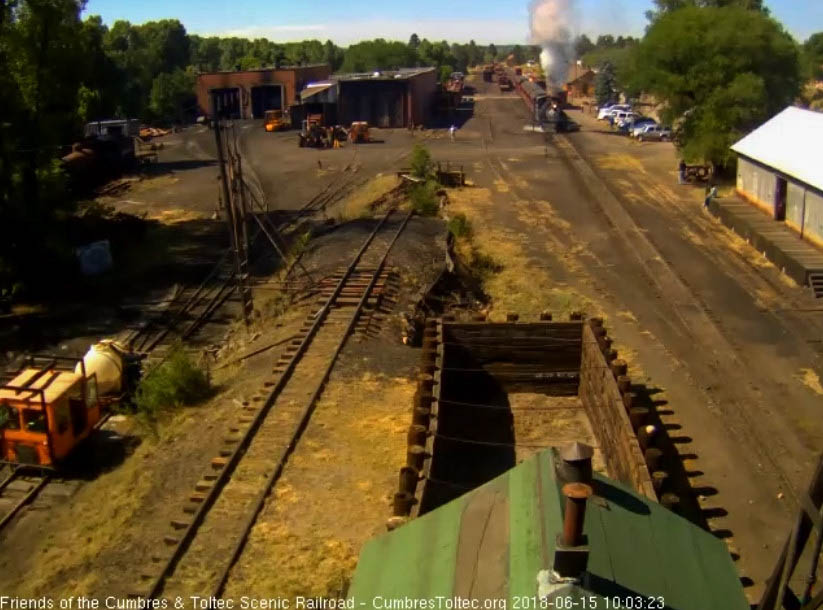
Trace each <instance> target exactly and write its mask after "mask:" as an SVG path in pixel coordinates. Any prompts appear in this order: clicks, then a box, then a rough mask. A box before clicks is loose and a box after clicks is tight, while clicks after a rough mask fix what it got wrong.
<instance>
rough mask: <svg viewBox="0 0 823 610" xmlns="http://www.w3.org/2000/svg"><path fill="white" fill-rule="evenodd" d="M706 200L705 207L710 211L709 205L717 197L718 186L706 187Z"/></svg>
mask: <svg viewBox="0 0 823 610" xmlns="http://www.w3.org/2000/svg"><path fill="white" fill-rule="evenodd" d="M706 191H707V192H706V199H705V201H704V202H703V207H704V208H706V209H707V210H708V209H709V204H710V203H711V202H712V199H714V198H715V197H717V187H716V186H711V187H710V186H708V185H707V186H706Z"/></svg>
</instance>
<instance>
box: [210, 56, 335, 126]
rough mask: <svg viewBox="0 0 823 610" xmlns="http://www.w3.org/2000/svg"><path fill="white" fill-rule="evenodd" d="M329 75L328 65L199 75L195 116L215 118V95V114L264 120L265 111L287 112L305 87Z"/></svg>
mask: <svg viewBox="0 0 823 610" xmlns="http://www.w3.org/2000/svg"><path fill="white" fill-rule="evenodd" d="M330 74H331V68H330V67H329V66H328V65H327V64H314V65H308V66H284V67H280V68H260V69H257V70H236V71H228V72H207V73H203V74H199V75H198V76H197V107H198V112H199V113H200V114H202V115H208V116H212V115H213V114H214V110H215V109H214V108H212V95H213V94H214V93H216V94H217V105H218V108H217V109H216V110H217V111H218V112H220V113H221V114H223V115H225V116H227V117H229V118H236V119H259V118H263V114H264V113H265V111H266V110H285V109H287V108H288V107H289V106H291V105H292V104H294V103H295V102H296V101H297V99H298V93H299V92H300V91H301V90H302V89H303V88H304V87H305V86H306V84H307V83H309V82H311V81H318V80H323V79H327V78H328V77H329V75H330Z"/></svg>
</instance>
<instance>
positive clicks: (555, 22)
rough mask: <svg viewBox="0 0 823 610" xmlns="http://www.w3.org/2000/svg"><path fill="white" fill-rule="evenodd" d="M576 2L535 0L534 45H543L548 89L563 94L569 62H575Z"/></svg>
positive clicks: (530, 8) (532, 11) (532, 15)
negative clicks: (560, 91)
mask: <svg viewBox="0 0 823 610" xmlns="http://www.w3.org/2000/svg"><path fill="white" fill-rule="evenodd" d="M573 4H574V0H532V2H531V5H530V7H529V14H530V16H531V25H530V28H531V36H530V42H531V43H532V44H536V45H540V46H541V47H543V50H542V51H541V52H540V64H541V65H542V66H543V72H544V73H545V74H546V87H547V88H548V89H549V90H550V91H551V90H553V91H557V90H559V89H560V88H561V87H562V86H563V85H564V84H565V82H566V76H567V75H568V72H569V62H570V61H571V60H572V59H574V34H573V29H574V28H573V21H574V6H573Z"/></svg>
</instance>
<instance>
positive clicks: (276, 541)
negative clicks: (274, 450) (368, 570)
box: [227, 373, 415, 597]
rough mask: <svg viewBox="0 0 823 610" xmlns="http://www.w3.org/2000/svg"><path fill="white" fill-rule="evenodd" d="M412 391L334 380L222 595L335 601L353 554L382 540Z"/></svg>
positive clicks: (379, 381) (392, 381)
mask: <svg viewBox="0 0 823 610" xmlns="http://www.w3.org/2000/svg"><path fill="white" fill-rule="evenodd" d="M414 390H415V385H414V383H413V382H411V381H409V380H408V379H403V378H389V377H384V376H375V375H374V374H372V373H365V374H364V375H362V376H361V377H347V378H341V377H337V376H335V377H333V378H332V380H331V381H330V382H329V385H328V387H327V388H326V391H325V392H324V394H323V397H322V398H321V400H320V402H319V404H318V406H317V410H316V411H315V413H314V415H313V416H312V420H311V422H310V424H309V427H308V428H307V430H306V432H305V434H304V436H303V438H302V439H301V441H300V443H299V444H298V446H297V449H296V450H295V452H294V454H293V456H292V458H291V460H290V462H289V463H288V464H287V466H286V469H285V471H284V473H283V477H282V478H281V480H280V481H279V482H278V484H277V487H276V490H275V494H274V497H273V498H272V499H270V501H269V504H268V506H267V507H266V508H265V509H264V511H263V513H262V514H261V515H260V518H259V519H258V522H257V525H255V528H254V530H253V531H252V533H251V537H250V539H249V544H248V546H247V547H246V552H245V553H244V555H243V557H242V558H241V560H240V562H239V563H238V565H237V567H236V568H235V570H234V572H233V574H232V577H231V579H230V581H229V585H228V590H227V595H228V596H232V595H234V596H237V595H243V594H247V593H248V592H249V591H254V592H255V593H256V594H261V595H263V594H265V595H275V594H276V595H278V596H285V597H293V596H297V595H306V596H332V597H335V596H338V595H340V594H342V593H343V592H344V591H345V589H346V587H347V586H348V582H349V579H350V578H351V575H352V574H353V572H354V568H355V565H356V563H357V557H358V554H359V553H360V548H361V546H362V545H363V544H364V543H365V542H366V541H367V540H369V539H370V538H371V537H373V536H374V535H376V534H378V533H380V532H382V531H384V530H385V521H386V519H387V518H388V516H389V513H390V501H391V496H392V494H393V493H394V491H395V488H396V485H397V481H396V479H397V470H398V468H399V467H400V466H401V465H402V464H403V462H404V459H405V450H406V438H405V436H406V430H407V429H408V426H409V423H410V415H409V414H410V410H411V406H412V398H413V395H414Z"/></svg>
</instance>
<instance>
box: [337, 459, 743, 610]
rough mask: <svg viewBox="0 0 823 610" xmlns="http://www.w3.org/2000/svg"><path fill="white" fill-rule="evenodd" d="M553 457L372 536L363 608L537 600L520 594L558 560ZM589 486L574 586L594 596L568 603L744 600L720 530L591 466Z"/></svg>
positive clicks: (684, 605)
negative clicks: (581, 568) (583, 555)
mask: <svg viewBox="0 0 823 610" xmlns="http://www.w3.org/2000/svg"><path fill="white" fill-rule="evenodd" d="M554 459H555V458H554V456H553V452H552V451H551V450H547V451H544V452H542V453H539V454H537V455H535V456H534V457H532V458H530V459H529V460H526V461H525V462H523V463H522V464H520V465H518V466H517V467H515V468H513V469H511V470H509V471H508V472H507V473H505V474H503V475H501V476H500V477H498V478H496V479H494V480H492V481H490V482H489V483H487V484H485V485H483V486H482V487H479V488H477V489H475V490H473V491H471V492H469V493H467V494H465V495H463V496H461V497H459V498H457V499H456V500H453V501H452V502H449V503H448V504H445V505H443V506H441V507H440V508H438V509H436V510H434V511H432V512H430V513H428V514H426V515H423V516H421V517H419V518H417V519H414V520H412V521H410V522H409V523H407V524H405V525H403V526H402V527H400V528H398V529H396V530H394V531H393V532H389V533H387V534H383V535H381V536H379V537H377V538H374V539H372V540H371V541H369V542H368V543H367V544H366V546H365V547H364V548H363V551H362V552H361V554H360V560H359V562H358V564H357V570H356V572H355V575H354V579H353V580H352V583H351V587H350V589H349V595H350V598H353V599H354V602H355V607H373V606H377V607H384V608H388V607H392V606H389V605H387V602H391V603H393V602H394V601H395V600H403V599H410V600H434V599H436V598H437V597H440V596H442V597H444V598H455V597H460V598H467V599H478V600H482V599H497V600H508V604H507V606H506V607H508V608H517V607H520V608H527V607H529V606H524V605H523V603H522V599H521V600H520V604H515V598H523V597H529V598H531V597H533V596H536V595H537V590H538V582H537V574H538V572H540V571H541V570H546V569H550V568H551V566H552V561H553V556H554V547H555V539H556V536H557V535H558V534H559V533H560V531H561V530H562V518H563V517H562V514H563V513H562V495H561V492H560V485H559V484H558V482H557V481H556V479H555V477H554ZM593 488H594V492H595V495H594V496H593V497H592V498H591V499H590V500H589V502H588V507H587V511H586V520H585V524H584V534H585V535H586V536H587V538H588V545H589V548H590V556H589V563H588V570H587V574H586V576H585V577H584V579H583V580H582V582H581V583H580V585H579V587H574V588H573V589H572V590H571V591H570V592H568V593H567V595H568V596H571V597H573V598H575V599H578V598H579V599H582V598H583V597H586V598H589V602H590V603H589V604H588V605H587V606H581V605H579V604H578V605H577V606H567V607H577V608H582V607H587V608H607V607H610V608H611V607H614V603H613V601H612V603H611V605H607V604H606V600H605V598H609V600H613V598H614V597H620V598H625V597H633V598H634V597H636V596H641V597H644V598H645V597H655V598H660V599H661V600H662V602H663V604H665V606H663V605H658V606H656V607H659V608H662V607H666V608H676V609H678V610H687V609H692V608H693V609H695V610H711V609H717V610H737V609H738V608H739V609H740V610H748V608H749V604H748V603H747V602H746V598H745V596H744V595H743V589H742V586H741V584H740V580H739V578H738V576H737V573H736V571H735V568H734V565H733V563H732V560H731V557H730V556H729V552H728V550H727V549H726V546H725V545H724V544H723V542H722V541H721V540H718V539H717V538H715V537H714V536H712V535H711V534H710V533H708V532H706V531H704V530H702V529H701V528H699V527H697V526H695V525H694V524H692V523H691V522H689V521H687V520H686V519H683V518H682V517H679V516H678V515H676V514H674V513H672V512H671V511H669V510H667V509H665V508H663V507H662V506H660V505H659V504H657V503H655V502H653V501H650V500H648V499H645V498H643V497H641V496H639V495H638V494H636V493H635V492H634V491H632V490H631V489H629V488H627V487H625V486H623V485H621V484H619V483H617V482H615V481H612V480H611V479H607V478H606V477H602V476H599V475H595V481H594V483H593ZM592 602H593V603H592ZM394 607H412V606H409V605H408V604H407V605H406V606H394ZM418 607H420V606H418ZM430 607H441V606H430ZM442 607H445V606H442ZM479 607H484V606H483V605H480V606H479ZM497 607H501V606H499V605H498V606H497ZM531 607H532V608H533V607H535V606H534V605H532V606H531ZM537 607H541V606H540V605H538V606H537ZM634 607H638V606H637V605H636V604H635V605H634ZM652 607H655V606H652Z"/></svg>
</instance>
